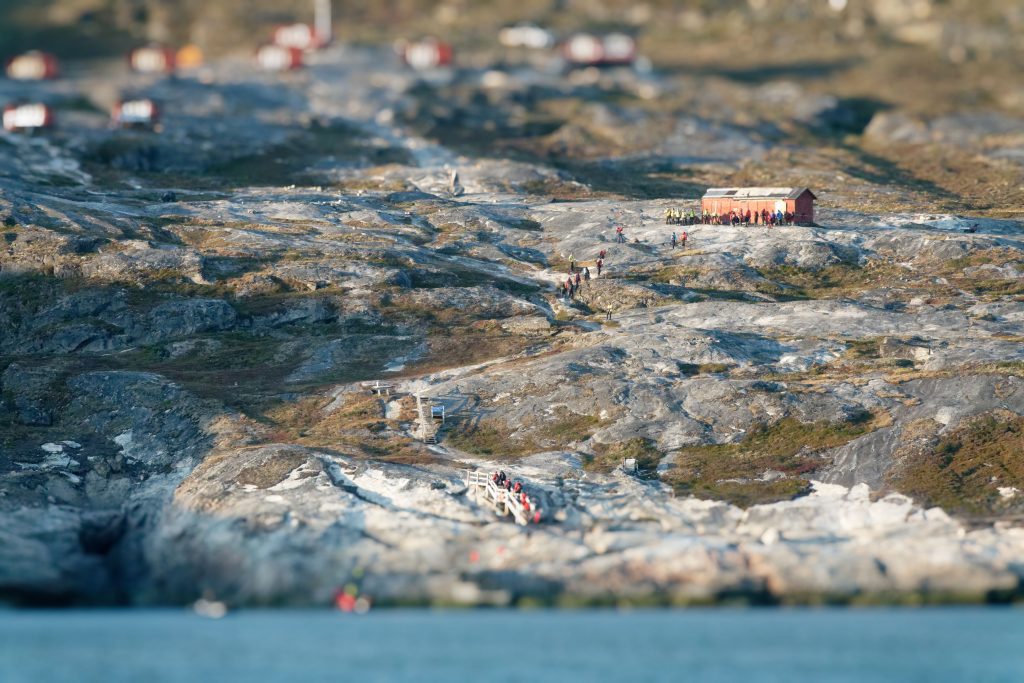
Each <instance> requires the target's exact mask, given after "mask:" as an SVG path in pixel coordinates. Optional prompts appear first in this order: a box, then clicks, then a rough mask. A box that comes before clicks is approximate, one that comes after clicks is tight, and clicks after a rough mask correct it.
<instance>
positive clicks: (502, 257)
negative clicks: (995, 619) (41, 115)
mask: <svg viewBox="0 0 1024 683" xmlns="http://www.w3.org/2000/svg"><path fill="white" fill-rule="evenodd" d="M754 4H755V3H751V5H752V6H753V5H754ZM499 66H500V68H498V67H499ZM492 67H494V68H492ZM837 68H839V67H837ZM868 68H869V67H867V66H863V65H862V66H851V67H850V69H851V70H852V71H844V72H843V73H845V74H847V75H846V76H840V77H837V81H836V85H835V88H836V89H835V91H833V92H828V91H827V90H828V87H827V84H826V83H824V82H822V81H821V80H820V79H819V77H817V76H815V75H814V74H810V75H808V74H803V73H801V72H800V71H799V69H797V68H796V67H793V70H792V71H788V72H780V73H777V74H770V73H765V74H759V75H757V76H756V77H755V78H754V79H753V80H751V76H750V75H749V74H745V73H739V72H737V73H732V74H729V73H721V72H707V71H693V72H677V71H673V70H672V69H669V68H664V69H661V70H655V71H654V72H652V73H650V74H642V75H638V74H636V73H633V72H605V73H600V74H594V73H590V72H583V73H575V74H572V75H570V76H568V77H563V76H562V75H561V74H559V73H558V72H556V71H554V70H545V69H539V70H538V69H534V68H530V67H525V66H512V65H509V64H505V63H503V64H502V65H498V64H496V63H491V64H489V65H488V66H486V67H483V66H481V67H479V68H477V67H470V66H464V67H461V68H459V69H458V70H456V71H455V72H453V73H447V74H428V75H425V76H421V75H417V74H414V73H412V72H410V71H407V70H405V69H404V68H403V67H402V66H400V65H399V64H398V62H397V60H396V59H395V58H394V57H393V55H392V54H391V53H390V51H389V50H387V49H386V48H378V47H370V46H362V47H352V46H338V47H335V48H333V49H331V50H329V51H327V52H324V53H322V54H320V55H316V56H315V57H314V58H313V64H312V65H311V66H310V67H309V68H308V69H306V70H305V71H302V72H299V73H296V74H291V75H288V76H285V77H278V76H267V75H262V74H258V73H256V72H255V71H254V70H253V69H252V68H251V66H250V65H249V64H248V63H245V62H242V61H239V60H231V59H226V60H223V61H218V62H215V63H213V64H212V65H210V66H209V67H208V68H206V69H205V70H204V71H203V72H201V73H199V74H195V75H187V76H185V77H182V78H178V79H174V80H161V81H157V80H153V79H150V78H147V77H140V76H128V75H126V74H123V73H121V71H120V70H119V69H120V67H119V66H117V65H113V64H111V65H108V66H107V67H103V68H102V70H100V67H97V68H96V69H94V70H88V71H86V70H84V69H83V70H82V71H81V72H80V73H78V74H75V75H73V76H72V77H71V78H69V79H66V80H62V81H57V82H54V83H51V84H43V85H33V84H16V83H11V82H7V81H0V99H2V100H8V99H16V98H22V97H35V98H41V99H43V100H45V101H48V102H50V103H51V104H52V105H53V106H54V107H55V109H56V110H57V114H58V120H59V127H58V128H57V129H56V130H54V131H52V132H47V133H45V134H41V135H36V136H25V135H20V134H19V135H15V134H0V237H2V239H0V391H2V401H0V482H2V484H0V598H2V599H4V600H9V601H11V602H15V603H68V602H75V603H104V604H110V603H129V604H163V603H182V602H187V601H191V600H194V599H195V598H197V597H198V596H200V595H203V594H204V593H207V594H213V595H215V596H217V597H219V598H221V599H224V600H227V601H228V602H229V603H231V604H268V605H277V604H303V605H306V604H314V605H316V604H326V603H327V602H328V601H329V600H330V599H331V596H332V595H333V594H334V592H335V590H337V589H338V587H339V586H343V585H345V584H347V583H350V582H356V583H358V584H359V585H360V588H361V590H362V591H363V592H364V593H366V594H369V595H370V596H372V597H373V598H374V599H375V600H377V601H378V602H383V603H392V604H407V603H440V604H448V603H453V602H455V603H470V604H508V603H519V604H528V603H531V602H543V603H557V604H570V605H571V604H604V603H610V602H633V603H637V604H646V603H652V602H653V603H673V604H676V603H696V602H707V601H715V600H720V599H731V598H734V597H737V596H740V597H743V598H745V599H747V600H751V601H757V602H779V601H781V602H806V601H812V602H818V601H840V602H872V601H879V600H882V601H902V600H908V601H911V600H912V601H920V600H926V601H927V600H961V599H970V600H1003V599H1009V598H1011V597H1014V596H1018V595H1019V594H1020V592H1021V589H1020V585H1021V578H1022V576H1024V569H1022V565H1021V562H1020V558H1021V557H1022V556H1024V528H1022V527H1020V526H1019V523H1020V520H1021V519H1022V514H1024V465H1022V462H1021V460H1020V453H1021V450H1022V445H1024V443H1022V439H1024V437H1022V433H1024V346H1022V345H1021V342H1022V341H1024V327H1022V325H1024V299H1022V295H1024V284H1022V282H1024V281H1022V279H1021V277H1022V273H1024V231H1022V227H1024V225H1022V223H1021V218H1022V216H1021V215H1020V214H1019V207H1020V202H1019V200H1020V198H1021V197H1022V196H1024V175H1022V169H1021V166H1020V162H1021V158H1022V157H1021V154H1020V151H1021V149H1024V147H1022V145H1024V140H1022V139H1021V138H1020V135H1019V131H1020V130H1021V129H1022V128H1021V127H1020V124H1021V119H1020V112H1019V110H1015V109H1014V108H1013V106H1010V105H1009V104H1007V105H1005V106H1004V105H1003V104H991V105H990V106H987V107H983V106H972V107H966V106H962V107H960V106H958V107H955V108H952V109H949V108H947V109H946V110H944V111H940V110H938V109H936V110H934V111H930V112H922V110H921V109H920V108H917V107H915V106H914V105H913V103H910V102H909V101H908V102H904V101H900V100H898V99H894V100H893V101H891V102H889V103H887V104H886V106H885V107H881V106H878V104H877V103H875V104H870V106H868V105H865V104H864V103H863V102H861V101H859V100H856V98H854V97H852V96H850V95H848V94H843V93H840V92H839V91H840V89H842V88H854V87H855V86H854V85H853V84H854V83H855V82H857V81H858V79H860V78H861V76H855V75H850V74H852V73H854V72H856V70H857V69H860V70H861V72H862V73H861V75H863V71H864V70H865V69H868ZM844 78H846V79H848V80H844ZM960 85H961V86H962V87H963V88H965V89H966V88H967V87H968V86H967V85H965V84H964V83H962V82H961V83H960ZM949 87H953V86H949ZM979 87H987V86H985V85H984V84H982V85H981V86H979ZM120 91H133V92H142V93H146V94H148V95H150V96H152V97H155V98H157V99H159V100H160V101H161V102H163V103H164V104H165V109H166V116H165V122H164V131H163V132H162V133H159V134H156V133H148V132H141V131H135V132H131V131H115V130H111V129H110V128H109V127H108V126H107V120H106V115H105V113H104V108H105V107H106V106H108V105H109V104H110V102H112V101H113V99H115V98H116V97H117V94H118V92H120ZM836 93H839V94H836ZM985 101H986V102H992V100H985ZM453 171H455V172H457V174H458V183H457V184H455V183H453V182H452V175H451V174H452V172H453ZM754 183H756V184H767V185H781V186H789V185H807V186H811V187H813V188H814V190H815V191H816V192H817V193H818V194H819V196H820V197H821V200H820V202H819V212H818V215H817V225H816V226H814V227H779V228H775V229H771V230H767V229H764V228H761V227H750V228H743V227H735V228H734V227H723V226H698V227H690V228H686V229H687V230H688V231H689V240H688V242H687V243H686V245H685V247H680V248H676V249H673V248H672V247H671V246H670V245H669V244H668V241H669V235H670V233H671V232H672V230H673V228H671V227H667V226H665V225H664V224H663V219H662V216H663V212H664V210H665V209H666V208H668V207H680V206H682V207H686V208H689V207H690V206H695V200H696V198H697V197H699V195H700V193H701V192H702V190H703V188H705V187H707V186H711V185H722V184H754ZM456 185H457V186H456ZM615 226H622V227H623V228H624V233H625V235H626V238H627V240H626V243H621V244H620V243H617V242H616V241H615V239H614V233H615ZM677 230H678V228H677ZM968 230H970V232H968ZM602 249H603V250H607V252H608V255H607V259H606V263H605V267H604V268H603V270H602V272H601V274H600V276H598V274H597V273H596V269H592V275H593V278H592V279H591V281H590V282H589V284H588V285H584V287H583V288H582V290H581V292H580V295H579V296H578V297H577V298H575V299H573V300H566V299H565V298H564V297H562V296H560V294H559V290H558V286H559V285H560V284H561V282H562V281H564V279H565V273H566V269H567V267H568V263H569V260H570V259H571V258H575V259H576V260H585V261H591V260H593V259H594V258H595V257H596V254H597V253H598V251H599V250H602ZM375 380H379V381H381V382H385V383H386V384H388V385H390V391H389V393H387V394H386V395H378V394H376V393H373V392H372V391H370V390H368V389H367V388H366V387H365V386H364V384H363V383H364V382H370V381H375ZM417 394H419V395H421V396H424V397H429V398H431V399H433V400H434V402H435V405H444V406H445V409H446V413H447V419H446V424H445V426H444V428H443V429H442V430H441V432H440V434H439V439H438V443H437V444H425V443H423V442H421V441H420V440H418V439H417V438H416V433H415V419H416V401H415V399H414V396H415V395H417ZM627 458H628V459H631V460H635V461H636V462H637V465H638V471H637V472H626V471H624V470H623V468H622V467H621V464H622V462H623V460H624V459H627ZM499 468H503V469H505V470H506V471H509V472H511V473H513V474H514V475H515V476H516V477H521V478H525V479H526V480H527V481H528V482H529V485H530V487H531V488H532V490H533V491H534V493H535V495H536V498H537V499H538V500H540V501H541V507H542V508H543V510H544V512H545V520H544V521H543V523H541V524H539V525H536V526H530V527H528V528H526V529H525V530H524V529H523V528H520V527H517V526H515V525H513V524H511V523H510V522H509V521H506V520H503V519H500V518H498V517H496V516H495V515H494V514H493V512H492V511H491V510H490V509H489V508H488V507H487V506H486V505H484V504H483V503H482V502H481V501H480V500H479V499H478V498H477V497H476V496H474V495H473V493H472V491H470V490H469V489H468V488H467V485H466V472H467V471H473V470H476V471H482V472H485V473H490V472H491V471H493V470H496V469H499Z"/></svg>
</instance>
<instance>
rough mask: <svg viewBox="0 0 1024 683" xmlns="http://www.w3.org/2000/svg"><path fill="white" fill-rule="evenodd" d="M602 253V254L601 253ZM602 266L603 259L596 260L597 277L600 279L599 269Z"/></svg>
mask: <svg viewBox="0 0 1024 683" xmlns="http://www.w3.org/2000/svg"><path fill="white" fill-rule="evenodd" d="M602 253H604V252H602ZM603 265H604V259H600V258H599V259H597V276H598V277H601V267H602V266H603Z"/></svg>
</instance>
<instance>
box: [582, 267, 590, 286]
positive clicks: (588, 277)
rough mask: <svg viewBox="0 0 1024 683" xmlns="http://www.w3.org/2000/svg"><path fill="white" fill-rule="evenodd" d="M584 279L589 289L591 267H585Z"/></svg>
mask: <svg viewBox="0 0 1024 683" xmlns="http://www.w3.org/2000/svg"><path fill="white" fill-rule="evenodd" d="M583 280H584V281H585V282H586V283H587V289H590V268H584V269H583Z"/></svg>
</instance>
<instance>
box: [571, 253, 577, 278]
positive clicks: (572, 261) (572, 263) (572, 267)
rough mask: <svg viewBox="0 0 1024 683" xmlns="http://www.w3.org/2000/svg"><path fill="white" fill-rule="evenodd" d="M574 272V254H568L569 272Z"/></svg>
mask: <svg viewBox="0 0 1024 683" xmlns="http://www.w3.org/2000/svg"><path fill="white" fill-rule="evenodd" d="M574 272H576V254H569V274H570V275H572V274H573V273H574Z"/></svg>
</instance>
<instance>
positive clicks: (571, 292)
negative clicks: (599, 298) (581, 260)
mask: <svg viewBox="0 0 1024 683" xmlns="http://www.w3.org/2000/svg"><path fill="white" fill-rule="evenodd" d="M607 255H608V252H607V251H606V250H605V249H602V250H601V251H599V252H598V253H597V261H595V263H594V266H595V267H596V268H597V275H598V277H600V276H601V270H602V269H603V268H604V259H605V257H606V256H607ZM584 285H586V286H587V288H588V289H589V288H590V267H589V266H584V267H583V268H580V267H579V266H578V265H577V263H576V257H575V256H573V255H570V256H569V276H568V277H567V278H565V282H563V283H562V298H563V299H575V298H576V295H577V294H579V293H580V289H582V288H583V286H584Z"/></svg>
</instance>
